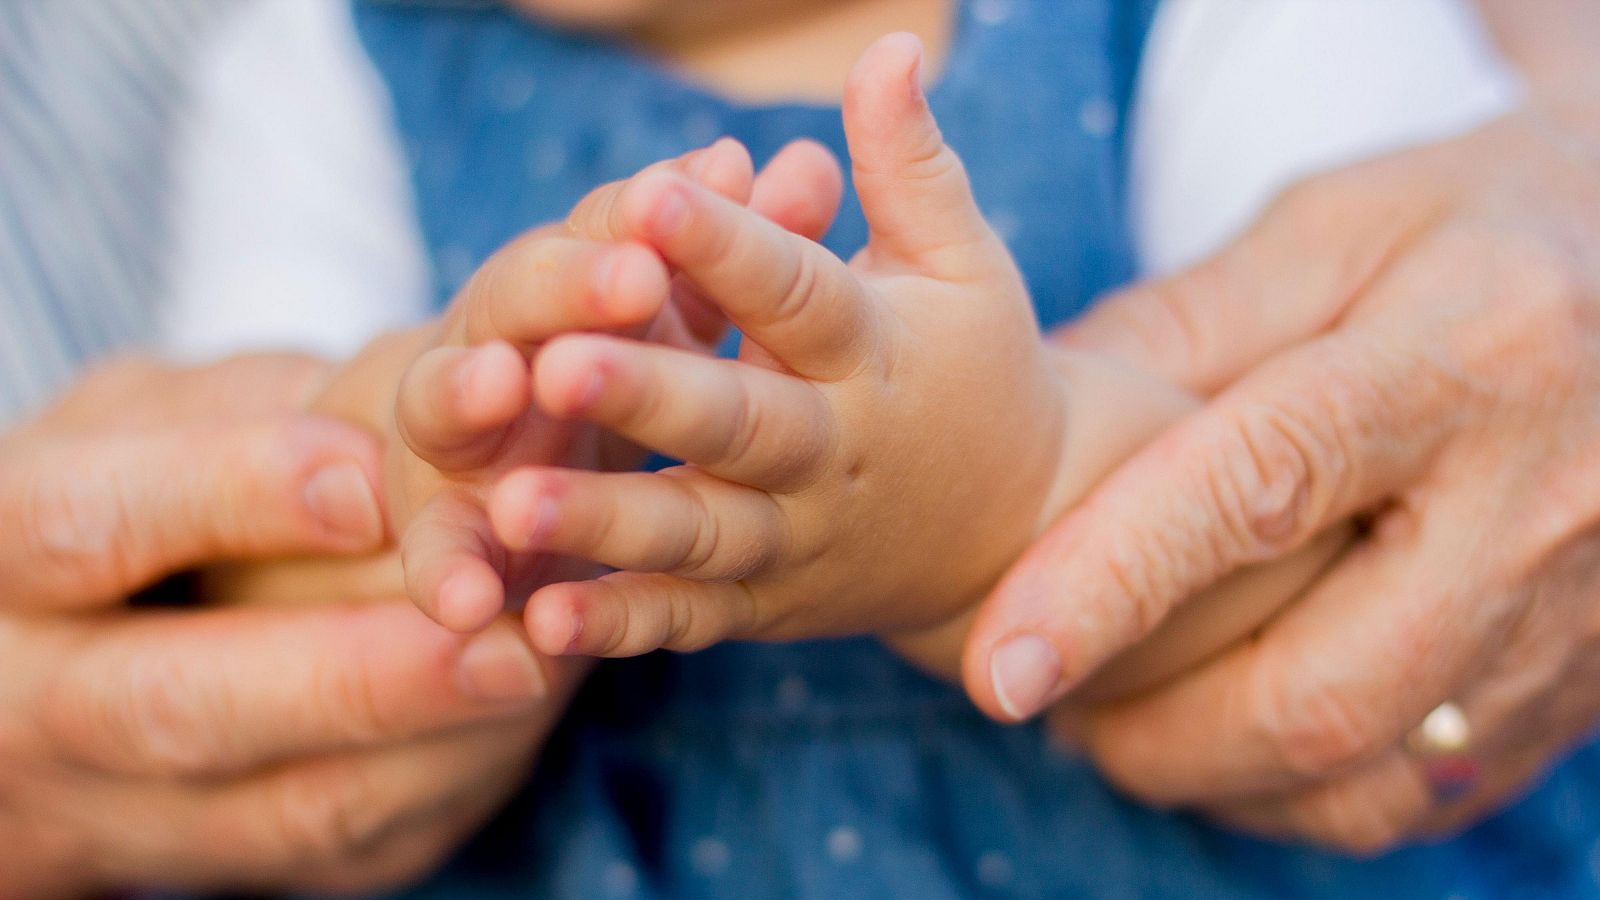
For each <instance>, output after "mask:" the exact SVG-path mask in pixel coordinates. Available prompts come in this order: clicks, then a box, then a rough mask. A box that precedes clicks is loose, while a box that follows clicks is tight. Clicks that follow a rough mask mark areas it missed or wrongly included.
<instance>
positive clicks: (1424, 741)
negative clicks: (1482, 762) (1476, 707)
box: [1406, 703, 1478, 800]
mask: <svg viewBox="0 0 1600 900" xmlns="http://www.w3.org/2000/svg"><path fill="white" fill-rule="evenodd" d="M1406 748H1407V749H1409V750H1410V751H1411V754H1412V755H1413V756H1415V757H1416V758H1417V761H1418V762H1420V763H1421V764H1422V772H1423V777H1424V778H1426V779H1427V782H1428V787H1429V788H1430V789H1431V790H1432V791H1433V794H1434V796H1435V797H1437V798H1439V799H1440V800H1453V799H1455V798H1457V797H1460V796H1461V795H1462V794H1465V793H1467V792H1468V791H1469V790H1471V789H1472V786H1473V785H1474V784H1475V783H1476V782H1477V780H1478V764H1477V762H1475V761H1474V760H1473V759H1472V756H1471V750H1472V723H1470V722H1468V721H1467V714H1466V713H1465V712H1463V711H1462V709H1461V707H1460V706H1459V705H1457V704H1455V703H1441V704H1439V705H1438V706H1436V707H1434V710H1433V712H1430V713H1428V715H1427V718H1425V719H1423V720H1422V724H1421V725H1418V726H1417V727H1416V728H1414V729H1412V731H1411V734H1410V735H1409V736H1407V738H1406Z"/></svg>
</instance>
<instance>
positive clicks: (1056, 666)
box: [989, 634, 1061, 719]
mask: <svg viewBox="0 0 1600 900" xmlns="http://www.w3.org/2000/svg"><path fill="white" fill-rule="evenodd" d="M989 678H990V679H991V680H992V681H993V682H994V695H995V699H996V700H998V701H999V702H1000V708H1001V709H1002V710H1004V711H1005V714H1006V715H1008V716H1010V717H1011V718H1013V719H1027V718H1031V717H1033V716H1035V715H1037V714H1038V713H1039V712H1040V711H1041V710H1043V709H1044V707H1045V704H1047V703H1049V702H1050V701H1051V700H1053V699H1055V692H1056V689H1057V688H1058V687H1059V686H1060V684H1061V655H1060V654H1059V653H1057V652H1056V648H1055V645H1053V644H1051V643H1050V642H1049V641H1047V640H1045V639H1044V638H1042V637H1040V636H1039V635H1037V634H1019V635H1017V636H1016V637H1013V638H1011V639H1009V640H1007V641H1006V642H1005V643H1003V644H1001V645H1000V646H999V647H997V648H995V651H994V653H993V654H992V655H991V656H990V657H989Z"/></svg>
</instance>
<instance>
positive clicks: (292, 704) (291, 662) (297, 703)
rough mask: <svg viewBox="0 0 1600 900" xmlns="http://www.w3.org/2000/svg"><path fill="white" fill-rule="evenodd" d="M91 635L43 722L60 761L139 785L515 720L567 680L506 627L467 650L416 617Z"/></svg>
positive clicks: (131, 622)
mask: <svg viewBox="0 0 1600 900" xmlns="http://www.w3.org/2000/svg"><path fill="white" fill-rule="evenodd" d="M83 627H84V628H86V629H92V630H91V631H90V632H89V633H88V634H85V635H83V636H82V637H81V639H79V640H78V641H77V642H76V643H75V645H74V646H73V647H72V648H71V649H70V651H69V653H68V656H67V658H65V659H60V660H56V661H54V662H53V663H52V665H53V674H52V675H51V677H50V678H49V680H48V681H47V682H46V683H45V684H44V685H43V686H42V687H41V688H40V689H39V691H38V693H37V698H36V701H37V702H36V706H35V708H34V710H33V718H34V719H35V720H36V721H37V723H38V726H37V727H38V729H39V733H40V734H42V735H43V736H44V737H45V739H46V740H48V742H49V743H50V745H51V746H52V747H54V748H55V751H56V752H57V753H58V755H59V756H60V757H62V758H64V759H66V760H68V761H71V762H73V763H75V764H77V765H79V766H82V767H84V768H87V769H94V770H102V771H107V772H116V773H124V774H134V775H138V774H155V775H167V776H194V777H217V776H223V775H229V774H233V773H237V772H242V771H246V770H250V769H254V768H257V767H260V766H263V765H267V764H270V763H272V762H276V761H280V760H284V759H288V758H293V757H296V756H303V755H307V754H312V753H326V752H332V751H337V750H341V749H350V748H361V747H368V746H372V745H375V744H381V743H388V742H392V741H395V740H401V739H404V738H408V737H412V736H416V735H422V734H427V733H431V732H434V731H437V730H440V729H447V728H452V727H457V726H460V725H463V724H469V723H474V722H483V721H497V720H504V719H507V718H511V717H514V716H516V715H519V714H524V713H526V712H527V711H528V710H529V709H530V708H533V707H535V706H536V705H537V704H538V703H540V702H541V701H542V700H544V699H545V698H547V697H548V696H549V695H550V692H551V684H552V682H553V681H554V680H556V679H557V676H558V674H559V673H556V672H554V671H553V670H550V669H548V668H547V661H545V660H543V659H541V658H539V657H537V656H535V655H534V654H533V652H532V651H531V650H530V649H529V648H528V646H527V644H526V643H525V642H524V641H523V640H522V638H521V637H520V636H519V635H518V634H517V632H516V630H515V629H514V628H512V627H510V625H509V623H505V624H501V625H499V626H497V627H495V628H493V629H491V630H489V631H487V632H485V633H483V634H482V635H479V636H477V637H475V638H472V639H467V638H463V637H459V636H457V635H453V634H451V633H449V632H447V631H444V630H443V629H440V628H439V627H438V626H436V625H434V624H433V623H431V622H429V621H427V619H425V618H424V617H423V616H422V615H420V614H419V613H418V612H417V611H416V610H415V609H413V608H412V607H411V606H410V605H409V604H405V603H384V604H376V605H369V606H361V607H350V606H319V607H315V608H304V609H272V610H267V609H228V610H216V611H205V612H201V613H173V614H152V615H148V616H140V617H132V618H128V619H125V620H120V621H118V622H116V623H115V624H113V625H110V626H99V627H97V626H95V625H93V624H92V623H91V624H85V625H84V626H83Z"/></svg>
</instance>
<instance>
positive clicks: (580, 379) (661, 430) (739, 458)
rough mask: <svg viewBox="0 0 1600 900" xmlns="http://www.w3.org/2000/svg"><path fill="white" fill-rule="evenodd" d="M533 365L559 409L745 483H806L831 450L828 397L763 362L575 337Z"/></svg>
mask: <svg viewBox="0 0 1600 900" xmlns="http://www.w3.org/2000/svg"><path fill="white" fill-rule="evenodd" d="M534 371H535V391H536V398H537V400H538V402H539V404H540V405H541V406H542V407H543V408H544V409H545V410H546V411H548V412H549V413H550V414H551V415H555V416H562V417H574V416H581V417H582V418H583V419H585V420H587V421H589V422H593V423H595V424H597V425H601V426H603V427H605V428H607V429H609V430H611V431H614V432H616V433H618V434H621V435H623V436H625V437H627V438H629V439H630V440H632V441H634V442H635V443H638V444H640V445H641V446H645V447H650V448H652V449H654V450H657V451H659V452H661V453H665V454H667V455H668V456H673V457H676V458H678V459H683V460H687V461H689V462H692V463H695V464H696V465H698V466H700V467H701V468H704V469H705V470H706V471H708V472H710V473H711V474H713V475H716V476H718V477H720V478H726V479H727V480H729V481H733V482H737V483H739V484H747V485H751V486H753V487H757V488H761V489H763V490H771V491H786V490H792V489H795V488H798V487H800V486H802V485H804V484H805V483H806V481H807V480H808V479H810V478H811V477H812V475H813V474H814V473H815V472H816V471H817V469H818V467H819V466H820V465H821V463H822V462H823V460H824V459H825V458H826V456H827V454H828V451H829V449H830V434H831V428H830V422H831V413H830V411H829V407H828V405H827V403H826V402H824V399H823V396H822V394H821V393H819V392H818V390H817V389H816V388H815V387H813V386H812V385H810V384H807V383H806V382H804V381H801V380H800V379H798V378H794V377H791V376H788V375H784V374H781V373H778V372H774V371H772V370H770V369H764V368H761V367H759V366H752V365H747V364H744V363H739V362H733V361H729V360H722V359H710V358H707V357H703V356H697V355H695V354H692V353H687V352H684V351H681V350H674V349H671V348H667V347H659V346H654V345H650V344H639V343H634V342H631V341H626V340H622V339H620V338H612V337H605V336H601V335H572V336H569V337H563V338H557V339H556V340H555V341H552V342H551V343H550V344H549V345H548V346H546V347H545V348H544V350H543V352H541V353H540V354H539V358H538V360H537V361H536V362H535V369H534Z"/></svg>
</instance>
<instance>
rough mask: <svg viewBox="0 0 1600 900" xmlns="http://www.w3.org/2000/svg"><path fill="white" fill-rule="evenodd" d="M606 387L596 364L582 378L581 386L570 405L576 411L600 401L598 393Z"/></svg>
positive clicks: (603, 376)
mask: <svg viewBox="0 0 1600 900" xmlns="http://www.w3.org/2000/svg"><path fill="white" fill-rule="evenodd" d="M605 389H606V378H605V375H603V374H602V373H601V372H600V368H599V366H596V367H595V368H594V369H593V370H592V371H590V372H589V376H588V377H587V378H586V379H584V382H583V387H582V388H579V389H578V394H577V396H576V397H574V398H573V401H572V407H573V410H574V411H576V412H583V411H584V410H587V409H589V408H590V407H592V406H594V405H595V404H596V403H598V402H600V394H601V392H602V391H604V390H605Z"/></svg>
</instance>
